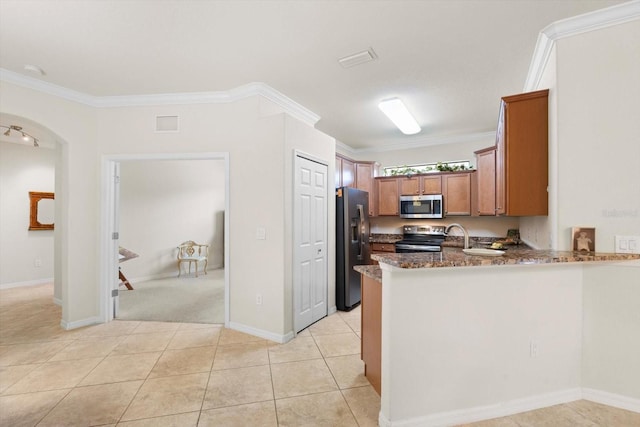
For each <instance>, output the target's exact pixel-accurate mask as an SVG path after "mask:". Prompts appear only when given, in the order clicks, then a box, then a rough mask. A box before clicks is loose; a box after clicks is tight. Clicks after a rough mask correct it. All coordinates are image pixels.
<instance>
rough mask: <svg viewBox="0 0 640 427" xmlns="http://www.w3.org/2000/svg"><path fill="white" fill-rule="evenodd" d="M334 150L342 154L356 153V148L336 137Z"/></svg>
mask: <svg viewBox="0 0 640 427" xmlns="http://www.w3.org/2000/svg"><path fill="white" fill-rule="evenodd" d="M336 151H337V152H339V153H342V154H348V155H350V156H352V155H354V154H356V153H357V151H358V150H357V149H356V148H353V147H352V146H350V145H347V144H345V143H344V142H341V141H338V140H337V139H336Z"/></svg>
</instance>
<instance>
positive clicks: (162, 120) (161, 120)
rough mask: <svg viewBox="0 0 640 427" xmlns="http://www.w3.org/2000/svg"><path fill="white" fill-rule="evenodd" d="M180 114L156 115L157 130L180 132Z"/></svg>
mask: <svg viewBox="0 0 640 427" xmlns="http://www.w3.org/2000/svg"><path fill="white" fill-rule="evenodd" d="M178 130H179V129H178V116H156V132H178Z"/></svg>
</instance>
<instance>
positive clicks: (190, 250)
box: [178, 240, 209, 277]
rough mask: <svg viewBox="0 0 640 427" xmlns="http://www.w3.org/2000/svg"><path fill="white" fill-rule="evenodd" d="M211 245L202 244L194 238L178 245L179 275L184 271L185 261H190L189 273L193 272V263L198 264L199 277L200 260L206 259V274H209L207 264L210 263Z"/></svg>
mask: <svg viewBox="0 0 640 427" xmlns="http://www.w3.org/2000/svg"><path fill="white" fill-rule="evenodd" d="M208 257H209V245H201V244H198V243H196V242H194V241H193V240H187V241H186V242H183V243H181V244H180V246H178V277H180V274H181V273H182V268H181V265H182V263H183V262H188V263H189V274H191V264H192V263H194V262H195V264H196V277H198V262H200V261H204V274H207V264H208V263H209V260H208Z"/></svg>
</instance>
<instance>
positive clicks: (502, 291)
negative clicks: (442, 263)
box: [381, 264, 582, 426]
mask: <svg viewBox="0 0 640 427" xmlns="http://www.w3.org/2000/svg"><path fill="white" fill-rule="evenodd" d="M382 268H383V277H382V281H383V286H382V299H383V301H384V302H385V303H384V304H383V305H382V319H383V324H382V363H383V366H382V399H381V413H382V415H383V416H384V418H386V419H387V420H389V421H391V424H387V425H405V424H403V423H406V425H416V426H417V425H453V424H459V423H463V422H465V420H464V419H461V420H458V421H459V422H457V423H454V422H452V421H453V420H455V418H447V414H448V413H452V412H456V413H457V414H458V415H461V414H462V415H464V414H465V413H466V411H470V412H469V414H470V415H471V416H472V419H473V416H475V419H476V420H477V419H478V414H479V413H480V414H482V413H483V412H482V411H483V410H487V409H488V410H489V414H490V415H493V416H500V415H502V414H500V411H501V410H505V409H504V408H501V406H502V405H505V408H507V407H508V408H509V409H510V410H511V411H513V410H514V406H513V405H512V403H513V401H516V400H517V399H525V398H530V397H532V396H538V397H539V396H543V395H547V394H550V393H558V392H560V393H564V392H567V391H569V390H574V389H576V388H579V387H580V374H581V371H580V363H581V339H582V338H581V331H582V266H581V265H580V264H574V265H568V264H564V265H557V264H556V265H543V266H488V267H469V268H467V267H456V268H429V269H397V268H391V267H389V266H386V265H383V266H382ZM498 278H499V279H498ZM412 325H413V326H416V328H415V329H414V328H412V327H411V326H412ZM532 340H533V341H535V342H536V343H537V346H538V354H537V356H536V357H532V356H531V352H530V343H531V341H532ZM508 403H511V405H507V404H508ZM529 403H531V402H529ZM479 408H484V409H483V410H482V409H479ZM519 410H520V411H522V410H526V407H524V406H520V407H519ZM491 411H493V412H491ZM515 412H519V411H515ZM485 414H486V412H485ZM429 417H435V418H429ZM439 417H444V420H443V419H439ZM445 420H446V421H445ZM466 421H469V420H468V419H467V420H466Z"/></svg>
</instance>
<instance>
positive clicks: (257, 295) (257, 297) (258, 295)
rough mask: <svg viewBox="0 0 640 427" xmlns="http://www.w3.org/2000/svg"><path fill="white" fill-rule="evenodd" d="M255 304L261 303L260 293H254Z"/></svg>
mask: <svg viewBox="0 0 640 427" xmlns="http://www.w3.org/2000/svg"><path fill="white" fill-rule="evenodd" d="M256 305H262V295H261V294H256Z"/></svg>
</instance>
